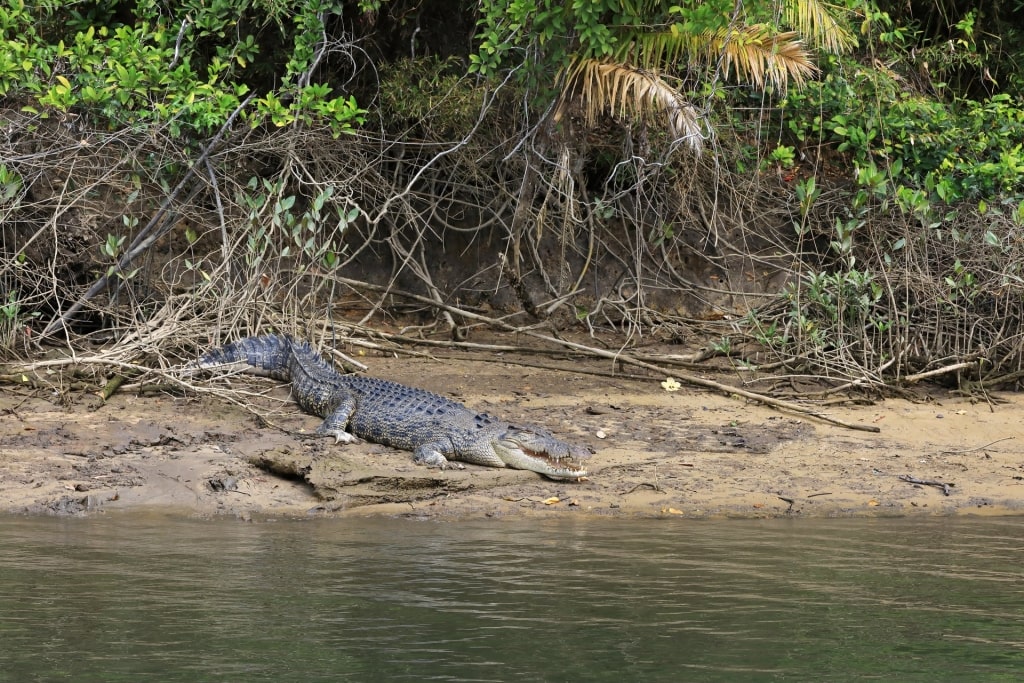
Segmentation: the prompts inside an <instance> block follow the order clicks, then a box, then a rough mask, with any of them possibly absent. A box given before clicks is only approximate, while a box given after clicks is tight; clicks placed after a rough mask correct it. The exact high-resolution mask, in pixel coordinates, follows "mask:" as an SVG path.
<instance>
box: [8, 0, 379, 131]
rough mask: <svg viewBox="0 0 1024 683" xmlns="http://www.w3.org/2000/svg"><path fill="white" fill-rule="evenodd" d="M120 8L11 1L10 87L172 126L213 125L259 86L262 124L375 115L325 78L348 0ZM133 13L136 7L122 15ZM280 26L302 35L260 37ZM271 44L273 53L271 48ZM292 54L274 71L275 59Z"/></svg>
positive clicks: (255, 120)
mask: <svg viewBox="0 0 1024 683" xmlns="http://www.w3.org/2000/svg"><path fill="white" fill-rule="evenodd" d="M123 4H128V5H130V6H129V8H127V9H126V8H119V11H118V13H117V14H115V12H114V9H115V7H114V4H113V3H101V4H99V5H90V4H85V5H84V6H82V5H78V4H67V3H58V2H52V1H51V2H42V3H38V4H37V5H36V6H34V7H33V8H31V9H27V8H26V6H25V3H24V1H23V0H11V2H10V3H8V6H7V7H6V8H0V30H2V32H3V40H2V43H0V97H7V98H13V97H17V98H18V99H19V100H20V101H21V102H24V105H23V108H24V109H25V110H27V111H30V112H34V113H38V114H39V115H41V116H46V115H48V114H49V113H50V112H51V111H59V112H67V111H72V110H74V111H76V112H78V113H83V114H87V115H89V116H91V117H92V118H93V119H94V120H95V121H96V122H99V123H104V122H105V123H106V124H107V125H108V126H110V127H120V126H134V125H139V124H151V123H166V124H168V126H169V128H170V130H171V132H172V134H175V135H178V134H181V133H185V132H188V131H194V132H197V133H200V134H207V133H209V132H210V131H212V130H216V129H217V128H218V127H220V126H221V125H222V124H223V123H224V122H225V121H226V120H227V119H228V117H229V116H230V115H231V113H232V112H233V111H235V110H236V109H237V108H238V106H239V104H240V103H241V102H242V100H243V99H244V98H245V97H246V96H247V95H249V94H250V93H254V94H255V95H256V96H257V97H256V100H255V103H256V106H255V107H254V108H253V109H252V110H251V111H248V112H245V113H244V114H243V116H244V118H245V119H246V120H247V121H248V122H249V123H250V125H252V126H257V125H260V124H262V123H264V122H267V121H269V122H270V123H272V124H273V125H275V126H286V125H289V124H292V123H296V122H302V123H312V122H314V121H319V122H324V123H326V124H328V125H330V126H332V128H333V129H334V131H335V133H336V134H339V135H340V134H341V133H344V132H347V131H349V130H351V129H352V127H353V126H356V125H359V124H361V123H362V122H363V118H362V117H363V114H364V113H365V112H364V111H363V110H362V109H360V108H359V107H358V105H357V103H356V101H355V99H354V98H353V97H351V96H344V95H335V96H332V95H333V88H332V86H330V85H328V84H326V83H313V82H311V81H312V73H313V72H314V71H315V70H316V69H317V66H318V64H319V61H320V58H321V56H322V54H321V53H322V51H323V50H324V49H325V48H326V44H325V39H324V36H325V21H326V20H327V19H328V18H329V17H331V16H332V15H337V14H340V12H341V3H340V2H332V1H330V0H313V1H312V2H307V3H302V5H301V7H300V9H298V10H291V9H288V8H287V7H286V6H285V5H284V4H281V5H280V6H275V5H274V4H273V3H254V4H252V5H253V6H252V7H250V4H251V3H249V2H244V1H242V0H212V1H204V0H187V1H186V2H181V3H174V5H173V6H172V7H173V9H171V10H170V12H169V11H168V8H166V7H164V6H163V4H162V3H158V2H157V1H156V0H137V1H136V2H135V3H133V4H129V3H123ZM126 13H127V14H129V15H130V18H129V19H127V20H121V19H119V18H118V17H120V16H122V15H123V14H126ZM268 28H276V29H277V30H278V31H279V32H280V34H282V35H283V36H285V37H286V38H288V39H290V40H291V43H292V45H291V47H290V48H287V47H281V46H280V45H276V44H273V43H271V44H269V45H264V44H261V42H260V41H261V40H263V42H264V43H267V42H268V41H267V40H266V39H265V38H260V37H259V36H263V35H264V34H266V33H271V34H272V33H273V32H269V31H263V29H268ZM267 50H271V52H270V53H269V54H264V52H266V51H267ZM268 63H269V64H273V65H276V64H280V65H281V66H280V69H279V70H278V71H276V72H274V73H269V74H268V73H266V72H265V69H266V64H268Z"/></svg>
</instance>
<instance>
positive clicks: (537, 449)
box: [491, 425, 590, 479]
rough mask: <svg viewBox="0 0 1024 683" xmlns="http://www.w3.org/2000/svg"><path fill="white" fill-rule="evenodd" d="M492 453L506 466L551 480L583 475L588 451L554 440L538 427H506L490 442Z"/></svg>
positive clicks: (588, 454)
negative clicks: (534, 473) (528, 471)
mask: <svg viewBox="0 0 1024 683" xmlns="http://www.w3.org/2000/svg"><path fill="white" fill-rule="evenodd" d="M491 446H492V447H493V449H494V452H495V454H496V455H497V456H498V457H499V458H500V459H501V461H502V462H503V463H505V466H506V467H514V468H515V469H517V470H530V471H531V472H539V473H540V474H543V475H544V476H546V477H551V478H552V479H579V478H580V477H585V476H587V468H586V467H585V466H584V465H583V462H582V461H583V460H585V459H586V458H589V457H590V449H588V448H583V447H582V446H576V445H574V444H569V443H566V442H564V441H560V440H558V439H556V438H555V437H554V436H552V435H551V434H549V433H548V432H547V431H546V430H544V429H540V428H539V427H516V426H514V425H509V427H508V428H507V429H506V430H505V431H504V432H503V433H501V434H498V435H497V436H496V438H495V439H494V440H493V441H491Z"/></svg>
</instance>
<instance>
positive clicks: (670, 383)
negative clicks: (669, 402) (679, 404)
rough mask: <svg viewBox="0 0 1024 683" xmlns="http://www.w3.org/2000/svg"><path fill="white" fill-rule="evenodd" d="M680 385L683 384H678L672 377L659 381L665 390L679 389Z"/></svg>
mask: <svg viewBox="0 0 1024 683" xmlns="http://www.w3.org/2000/svg"><path fill="white" fill-rule="evenodd" d="M681 386H683V385H682V384H680V383H679V382H678V380H676V379H675V378H673V377H669V378H667V379H666V380H665V381H664V382H662V383H661V387H662V388H663V389H664V390H665V391H679V387H681Z"/></svg>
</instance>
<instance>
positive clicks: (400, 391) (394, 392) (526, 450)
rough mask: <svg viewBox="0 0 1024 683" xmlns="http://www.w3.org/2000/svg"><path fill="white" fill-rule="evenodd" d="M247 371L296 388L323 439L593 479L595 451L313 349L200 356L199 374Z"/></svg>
mask: <svg viewBox="0 0 1024 683" xmlns="http://www.w3.org/2000/svg"><path fill="white" fill-rule="evenodd" d="M241 365H244V366H245V367H246V368H247V369H249V370H250V371H251V372H255V373H258V374H263V375H269V376H270V377H274V378H275V379H280V380H284V381H289V380H290V381H291V383H292V394H293V395H294V396H295V400H296V402H297V403H298V404H299V405H300V406H302V408H303V409H304V410H305V411H306V412H308V413H311V414H313V415H317V416H319V417H322V418H324V421H323V423H322V424H321V425H320V427H319V428H318V429H317V433H318V434H322V435H330V436H333V437H335V439H336V440H337V441H338V442H346V443H347V442H350V441H352V440H353V439H354V437H353V435H355V436H358V437H361V438H363V439H366V440H368V441H374V442H376V443H380V444H384V445H386V446H392V447H394V448H401V449H403V450H408V451H412V452H413V459H414V460H415V461H416V462H417V463H421V464H424V465H427V466H428V467H440V468H441V469H444V468H446V467H450V466H451V464H450V463H449V460H461V461H463V462H468V463H473V464H476V465H486V466H488V467H513V468H515V469H520V470H530V471H533V472H539V473H540V474H543V475H545V476H547V477H551V478H555V479H579V478H580V477H584V476H586V474H587V470H586V468H585V467H584V466H583V464H582V462H581V461H582V460H583V459H585V458H588V457H590V453H589V451H588V449H585V448H582V447H580V446H575V445H572V444H569V443H566V442H564V441H560V440H558V439H557V438H555V437H554V436H552V435H551V433H549V432H548V431H547V430H544V429H541V428H539V427H520V426H515V425H512V424H510V423H508V422H504V421H502V420H498V419H496V418H494V417H491V416H490V415H488V414H487V413H476V412H473V411H472V410H470V409H468V408H466V407H465V406H464V405H462V404H461V403H457V402H455V401H452V400H451V399H448V398H445V397H444V396H439V395H438V394H435V393H432V392H429V391H425V390H423V389H416V388H414V387H408V386H405V385H404V384H398V383H396V382H389V381H387V380H383V379H376V378H374V377H363V376H361V375H341V374H339V373H338V372H336V371H335V370H334V368H332V367H331V366H330V365H328V364H327V362H326V361H325V360H324V359H323V358H322V357H321V356H320V354H318V353H317V352H316V351H314V350H313V348H312V347H311V346H310V345H309V343H308V342H299V341H295V340H293V339H291V338H290V337H287V336H282V335H266V336H262V337H248V338H246V339H242V340H239V341H236V342H233V343H231V344H228V345H227V346H223V347H221V348H218V349H214V350H212V351H208V352H207V353H205V354H203V355H202V356H200V358H199V360H198V361H197V362H195V363H192V364H190V367H191V368H192V369H197V368H198V369H213V368H218V367H224V366H241Z"/></svg>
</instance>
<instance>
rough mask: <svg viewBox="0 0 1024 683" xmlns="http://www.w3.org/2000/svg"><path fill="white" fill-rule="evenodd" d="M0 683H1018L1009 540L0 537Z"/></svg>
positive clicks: (403, 534)
mask: <svg viewBox="0 0 1024 683" xmlns="http://www.w3.org/2000/svg"><path fill="white" fill-rule="evenodd" d="M0 680H2V681H12V682H13V681H18V682H21V681H59V680H74V681H76V682H79V683H84V682H88V681H190V682H192V681H247V682H248V681H275V682H280V683H283V682H289V681H296V682H298V681H396V680H414V681H427V680H434V681H615V682H616V683H619V682H622V681H772V680H787V681H847V680H881V681H901V682H903V681H929V682H931V681H986V680H990V681H999V680H1004V681H1020V680H1024V519H1012V518H1007V519H985V520H929V521H918V520H858V521H836V520H821V521H801V520H795V521H768V522H754V521H719V522H697V521H691V520H682V519H671V520H664V521H652V520H647V521H602V520H593V519H590V520H564V521H555V522H551V521H537V520H526V521H523V520H520V521H482V522H415V521H405V520H355V519H349V520H320V521H302V522H261V523H245V522H239V521H229V520H213V521H199V520H189V519H181V518H174V517H163V516H149V515H139V514H137V513H136V514H132V515H116V514H108V515H101V516H97V517H93V518H89V519H49V518H45V519H39V518H20V517H2V518H0Z"/></svg>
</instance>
